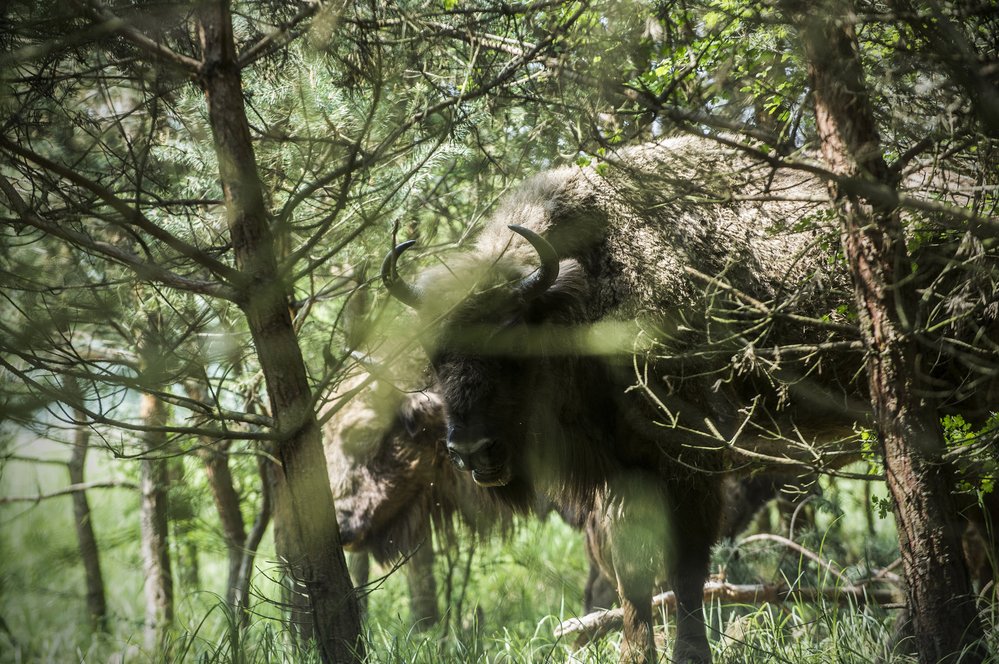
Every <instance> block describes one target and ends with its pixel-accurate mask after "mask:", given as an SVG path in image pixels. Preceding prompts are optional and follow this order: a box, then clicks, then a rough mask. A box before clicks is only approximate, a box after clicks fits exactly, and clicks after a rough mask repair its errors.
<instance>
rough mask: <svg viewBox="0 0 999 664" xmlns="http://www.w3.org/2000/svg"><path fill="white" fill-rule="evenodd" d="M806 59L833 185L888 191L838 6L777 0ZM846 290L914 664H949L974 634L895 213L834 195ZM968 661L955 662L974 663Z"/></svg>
mask: <svg viewBox="0 0 999 664" xmlns="http://www.w3.org/2000/svg"><path fill="white" fill-rule="evenodd" d="M784 4H785V7H787V8H788V9H789V10H790V11H789V13H790V14H791V18H792V20H793V21H794V23H795V24H796V25H797V27H798V29H799V33H800V36H801V38H802V42H803V46H804V51H805V55H806V58H807V60H808V67H809V77H810V81H811V85H812V89H813V95H814V104H815V119H816V125H817V129H818V132H819V137H820V141H821V149H822V155H823V158H824V159H825V161H826V162H827V164H828V167H829V168H830V170H831V171H832V172H833V173H835V174H836V175H838V176H843V177H849V178H857V179H858V180H860V181H864V180H866V181H873V182H874V183H876V184H878V185H888V186H894V183H893V182H892V178H891V174H890V172H889V170H888V168H887V165H886V163H885V161H884V158H883V156H882V152H881V145H880V138H879V135H878V132H877V129H876V125H875V120H874V113H873V109H872V107H871V101H870V98H869V97H868V95H867V92H866V87H865V83H864V76H863V70H862V65H861V62H860V58H859V45H858V42H857V39H856V35H855V33H854V30H853V24H854V23H855V21H856V15H855V13H854V11H853V8H852V6H851V5H850V3H849V2H848V1H847V0H831V1H830V2H826V3H824V4H822V5H821V6H816V5H814V4H811V3H808V4H807V6H806V4H805V3H800V4H799V2H798V1H797V0H785V3H784ZM831 189H832V194H833V196H834V198H835V200H836V205H837V209H838V213H839V218H840V222H841V229H842V241H843V249H844V252H845V254H846V258H847V261H848V262H849V266H850V271H851V274H852V277H853V283H854V297H855V301H856V304H857V311H858V314H859V318H860V328H861V334H862V337H863V340H864V344H865V347H866V349H867V378H868V386H869V389H870V396H871V405H872V407H873V412H874V422H875V426H876V428H877V432H878V436H879V440H880V442H881V445H882V447H883V453H884V461H885V470H886V473H887V482H888V488H889V490H890V492H891V495H892V498H893V502H894V506H895V519H896V522H897V524H898V533H899V547H900V549H901V553H902V559H903V565H904V570H905V578H906V582H907V584H908V600H909V605H910V608H911V611H912V617H913V622H914V633H915V637H916V641H917V648H918V652H919V659H920V661H921V662H923V663H924V664H930V663H932V664H937V663H938V662H942V661H954V660H955V659H956V657H957V655H958V654H959V653H961V651H962V649H964V648H965V647H967V646H970V645H973V644H975V643H976V642H977V641H978V639H980V638H981V636H982V627H981V625H980V623H979V621H978V616H977V612H976V610H975V604H974V598H973V594H972V589H971V584H970V581H969V577H968V571H967V568H966V566H965V563H964V559H963V557H962V555H961V528H960V526H959V523H958V519H957V511H956V507H955V505H954V501H953V498H952V496H951V490H952V488H953V479H952V477H951V474H950V472H949V469H948V466H947V465H946V464H945V463H943V461H942V455H943V453H944V451H945V443H944V438H943V433H942V430H941V427H940V422H939V416H938V413H937V407H936V404H935V403H933V401H932V399H931V398H930V397H928V396H926V395H928V394H930V393H931V391H930V390H926V389H920V387H921V386H920V385H919V381H920V374H919V371H918V366H919V363H920V352H919V347H918V346H917V344H916V340H915V338H914V330H913V329H911V324H912V322H913V321H915V320H916V318H915V315H914V314H915V311H916V303H917V300H916V298H915V293H914V292H912V290H911V289H910V288H909V287H908V286H907V285H906V283H905V281H904V279H903V278H904V277H906V276H908V275H910V274H911V269H912V265H911V261H910V258H909V256H908V253H907V250H906V245H905V238H904V235H903V232H902V225H901V221H900V218H899V214H898V210H897V209H893V208H889V207H885V206H883V205H879V204H872V203H871V202H869V201H867V200H865V199H864V198H862V197H861V196H860V195H858V194H857V192H858V190H859V189H858V188H854V187H848V186H844V185H843V183H842V182H841V183H840V185H839V186H837V185H835V184H833V185H831ZM980 659H981V655H980V654H976V653H975V652H974V651H973V652H971V653H967V654H966V655H965V658H964V659H962V660H961V661H963V662H972V661H980Z"/></svg>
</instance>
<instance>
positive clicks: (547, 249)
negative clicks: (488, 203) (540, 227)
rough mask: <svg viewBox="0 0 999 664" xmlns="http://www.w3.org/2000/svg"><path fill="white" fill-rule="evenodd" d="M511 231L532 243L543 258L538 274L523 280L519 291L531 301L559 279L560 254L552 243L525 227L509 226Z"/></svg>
mask: <svg viewBox="0 0 999 664" xmlns="http://www.w3.org/2000/svg"><path fill="white" fill-rule="evenodd" d="M508 228H509V229H510V230H511V231H513V232H514V233H516V234H517V235H520V236H521V237H523V238H524V239H525V240H527V241H528V242H530V243H531V246H532V247H534V250H535V251H537V252H538V257H539V258H541V267H540V268H538V270H537V271H536V272H534V273H533V274H531V275H528V276H526V277H524V278H523V279H521V281H520V284H518V285H517V290H519V291H520V292H521V293H523V294H524V298H525V299H528V300H529V299H531V298H532V297H535V296H536V295H540V294H541V293H544V292H545V291H546V290H548V289H549V288H550V287H551V285H552V284H554V283H555V280H556V279H558V253H556V251H555V247H553V246H552V245H551V243H550V242H549V241H548V240H546V239H544V238H543V237H541V236H540V235H538V234H537V233H535V232H534V231H532V230H529V229H527V228H524V227H523V226H509V227H508Z"/></svg>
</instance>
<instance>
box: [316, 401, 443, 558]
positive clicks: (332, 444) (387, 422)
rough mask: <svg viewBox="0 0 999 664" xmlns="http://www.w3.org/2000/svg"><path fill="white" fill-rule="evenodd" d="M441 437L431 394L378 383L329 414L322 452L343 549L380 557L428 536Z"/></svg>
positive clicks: (440, 415) (402, 551) (437, 410)
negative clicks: (324, 454) (402, 391)
mask: <svg viewBox="0 0 999 664" xmlns="http://www.w3.org/2000/svg"><path fill="white" fill-rule="evenodd" d="M443 437H444V417H443V410H442V408H441V403H440V400H439V398H438V397H437V395H435V394H433V393H423V392H416V393H412V394H406V395H399V394H398V393H397V392H395V390H394V389H384V388H382V389H380V388H379V385H378V384H377V383H376V384H373V385H371V386H369V387H368V388H367V389H365V390H364V391H362V392H361V393H360V394H358V395H357V396H355V397H354V398H353V399H352V400H351V401H350V402H349V403H347V404H346V405H345V406H344V407H343V408H342V409H341V410H340V411H338V412H337V413H336V414H335V415H334V416H333V417H332V418H331V419H330V421H329V422H328V423H327V424H326V426H325V441H326V456H327V462H328V464H329V467H330V479H331V485H332V489H333V495H334V498H335V499H336V508H337V510H336V511H337V522H338V524H339V527H340V536H341V539H342V541H343V544H344V546H345V548H347V549H348V550H352V551H360V550H363V551H370V552H371V553H372V554H374V555H375V557H376V558H378V559H379V560H380V561H382V562H384V561H386V560H389V559H392V558H395V557H397V556H399V555H404V554H408V553H411V552H412V551H413V550H414V549H415V547H416V546H418V545H419V544H420V543H421V542H422V541H423V540H424V539H425V538H426V537H427V536H428V535H429V531H428V528H429V525H430V522H431V510H433V509H434V508H435V507H434V505H433V503H434V501H435V500H436V498H435V497H434V487H435V483H440V482H441V481H442V478H441V477H440V468H441V464H442V463H446V461H445V460H444V459H443V450H442V446H441V440H442V439H443Z"/></svg>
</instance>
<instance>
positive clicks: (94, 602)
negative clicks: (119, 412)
mask: <svg viewBox="0 0 999 664" xmlns="http://www.w3.org/2000/svg"><path fill="white" fill-rule="evenodd" d="M74 392H75V393H77V394H78V391H77V390H74ZM74 396H76V394H74ZM73 417H74V419H75V420H76V422H77V424H76V431H75V435H74V437H73V452H72V454H71V455H70V458H69V481H70V484H73V485H79V484H83V483H84V468H85V466H86V462H87V449H88V448H89V447H90V427H89V425H88V424H87V417H86V415H84V413H83V412H82V411H80V410H74V414H73ZM72 496H73V522H74V524H75V526H76V537H77V541H78V543H79V547H80V562H81V563H83V573H84V578H85V580H86V585H87V615H89V616H90V625H91V628H92V629H93V630H94V631H100V632H103V631H105V630H107V626H108V625H107V601H106V599H105V595H104V576H103V575H102V574H101V561H100V549H98V548H97V538H96V536H95V535H94V526H93V521H92V517H91V512H90V503H89V502H88V501H87V493H86V492H85V491H74V492H73V493H72Z"/></svg>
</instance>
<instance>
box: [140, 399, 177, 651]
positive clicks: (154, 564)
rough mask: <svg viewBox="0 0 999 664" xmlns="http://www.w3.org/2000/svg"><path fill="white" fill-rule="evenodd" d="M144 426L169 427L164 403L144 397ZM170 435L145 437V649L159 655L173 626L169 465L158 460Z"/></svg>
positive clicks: (142, 507) (142, 516)
mask: <svg viewBox="0 0 999 664" xmlns="http://www.w3.org/2000/svg"><path fill="white" fill-rule="evenodd" d="M140 412H141V417H142V421H143V424H145V425H146V426H148V427H163V426H165V425H166V419H167V418H166V407H165V405H164V404H163V402H162V401H161V400H160V399H157V398H156V397H154V396H152V395H150V394H143V395H142V403H141V407H140ZM165 444H166V435H165V434H164V433H161V432H157V431H149V432H146V433H145V434H144V435H143V439H142V448H143V453H144V454H145V455H148V456H147V458H143V459H142V461H141V462H140V463H141V465H142V469H141V480H140V483H139V488H140V493H141V504H140V510H139V513H140V516H139V519H140V525H141V531H142V546H141V549H142V573H143V575H144V577H145V585H144V591H145V598H146V621H145V645H146V649H147V650H149V651H150V652H156V651H158V649H159V647H160V646H161V645H162V643H163V637H164V635H165V633H166V630H167V628H169V626H170V624H171V623H172V622H173V576H172V574H171V571H170V548H169V539H168V535H167V530H168V516H167V482H168V480H169V471H168V468H167V461H166V460H164V459H158V458H156V455H158V454H162V452H163V447H164V446H165Z"/></svg>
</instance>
